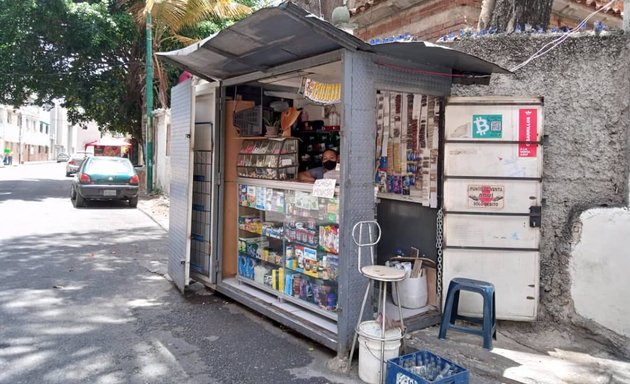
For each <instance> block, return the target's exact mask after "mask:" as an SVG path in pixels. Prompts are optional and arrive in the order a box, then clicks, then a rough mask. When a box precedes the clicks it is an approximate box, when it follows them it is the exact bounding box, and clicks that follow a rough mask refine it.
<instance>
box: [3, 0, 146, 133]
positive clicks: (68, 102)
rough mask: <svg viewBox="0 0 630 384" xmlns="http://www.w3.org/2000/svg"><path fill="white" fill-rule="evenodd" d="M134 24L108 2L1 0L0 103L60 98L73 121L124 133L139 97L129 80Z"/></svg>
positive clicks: (44, 101)
mask: <svg viewBox="0 0 630 384" xmlns="http://www.w3.org/2000/svg"><path fill="white" fill-rule="evenodd" d="M139 38H140V36H139V34H138V32H137V29H136V26H135V22H134V20H133V18H132V17H131V16H130V15H129V14H128V13H126V12H122V11H117V10H116V9H115V8H114V7H113V6H112V4H111V3H110V2H109V1H106V0H101V1H92V2H76V3H75V2H72V1H66V0H27V1H14V0H0V68H2V74H1V76H0V89H1V90H2V92H1V93H0V103H2V104H10V105H13V106H16V107H17V106H20V105H23V104H25V103H27V102H28V101H29V98H34V100H32V102H33V103H35V104H38V105H45V104H50V103H51V102H52V100H54V99H62V100H63V105H64V106H65V107H66V108H68V110H69V117H70V119H71V121H72V122H74V123H78V122H81V121H89V120H95V121H96V122H97V123H98V124H99V126H100V127H101V128H105V129H109V130H113V131H123V132H126V131H129V130H130V127H131V126H132V125H134V124H138V123H139V120H140V116H141V109H140V107H141V104H138V103H137V102H130V101H131V100H133V99H134V98H137V97H138V96H140V98H141V97H142V94H141V90H142V89H141V88H140V93H139V94H138V90H137V89H134V87H128V86H129V85H130V84H133V81H131V79H129V74H130V72H131V71H130V69H132V68H133V67H134V66H138V62H137V60H138V57H137V56H136V55H135V54H137V53H141V52H136V51H137V50H134V41H137V40H138V39H139Z"/></svg>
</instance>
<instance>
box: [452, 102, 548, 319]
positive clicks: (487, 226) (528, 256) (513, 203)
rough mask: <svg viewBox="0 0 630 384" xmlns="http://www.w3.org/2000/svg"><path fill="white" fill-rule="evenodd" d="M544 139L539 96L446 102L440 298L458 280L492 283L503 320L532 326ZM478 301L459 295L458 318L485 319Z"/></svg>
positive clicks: (463, 293)
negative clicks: (466, 315)
mask: <svg viewBox="0 0 630 384" xmlns="http://www.w3.org/2000/svg"><path fill="white" fill-rule="evenodd" d="M542 133H543V129H542V100H540V99H538V98H498V97H492V98H463V97H452V98H449V99H448V101H447V104H446V114H445V146H444V201H443V209H444V244H443V246H444V258H443V280H442V281H443V286H442V291H443V294H442V298H443V299H444V298H445V297H446V290H447V289H448V284H449V282H450V280H451V279H453V278H455V277H467V278H471V279H477V280H484V281H489V282H491V283H493V284H494V286H495V290H496V300H497V317H498V318H499V319H509V320H535V318H536V313H537V307H538V287H539V269H540V267H539V246H540V220H539V219H540V217H539V212H540V205H541V204H540V202H541V193H542V184H541V180H542V164H543V163H542V155H543V153H542V152H543V151H542V146H541V140H542ZM478 296H479V295H472V294H467V293H466V292H462V296H461V299H460V312H463V313H466V314H469V315H481V308H482V306H481V300H480V298H479V297H478Z"/></svg>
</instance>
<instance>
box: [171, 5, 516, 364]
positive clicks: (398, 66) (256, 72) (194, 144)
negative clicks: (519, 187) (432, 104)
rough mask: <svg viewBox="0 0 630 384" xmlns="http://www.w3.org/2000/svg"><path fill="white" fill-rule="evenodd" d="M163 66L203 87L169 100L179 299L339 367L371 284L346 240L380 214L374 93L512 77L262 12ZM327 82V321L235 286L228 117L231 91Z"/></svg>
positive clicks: (289, 12) (296, 12) (444, 90)
mask: <svg viewBox="0 0 630 384" xmlns="http://www.w3.org/2000/svg"><path fill="white" fill-rule="evenodd" d="M159 56H160V58H161V59H163V60H165V61H168V62H170V63H172V64H174V65H176V66H178V67H180V68H182V69H184V70H186V71H189V72H191V73H192V74H194V75H196V76H198V77H199V78H201V79H204V80H207V81H208V82H209V83H203V84H201V83H200V82H197V81H191V80H187V81H185V82H183V83H181V84H179V85H178V86H176V87H175V88H174V89H173V91H172V108H171V111H172V112H171V116H172V117H171V118H172V121H171V127H172V128H171V152H172V155H171V165H172V174H173V178H172V181H171V216H170V230H169V274H170V275H171V277H172V278H173V281H174V283H175V284H176V285H177V286H178V288H179V289H180V290H182V291H183V290H184V289H185V287H186V286H187V285H188V284H189V279H190V278H191V276H192V278H193V279H195V280H196V281H199V282H202V283H204V284H206V285H207V286H209V287H211V288H214V289H216V290H217V291H219V292H221V293H223V294H225V295H227V296H229V297H231V298H233V299H234V300H236V301H238V302H241V303H242V304H244V305H247V306H249V307H251V308H252V309H254V310H256V311H258V312H260V313H262V314H264V315H266V316H268V317H270V318H272V319H274V320H276V321H278V322H280V323H282V324H284V325H286V326H288V327H290V328H293V329H295V330H297V331H298V332H300V333H302V334H304V335H306V336H307V337H309V338H312V339H314V340H316V341H318V342H319V343H321V344H323V345H326V346H327V347H329V348H331V349H334V350H336V351H337V353H338V355H339V356H345V355H346V353H347V352H348V350H349V348H350V343H351V341H352V336H353V332H354V326H355V324H356V321H357V316H358V315H359V314H358V311H359V308H360V303H361V299H362V297H361V296H362V292H363V290H364V288H365V284H366V283H367V282H366V281H365V280H364V279H363V278H362V277H361V276H360V274H359V273H358V271H357V269H356V247H355V245H354V243H353V241H352V236H351V231H352V227H353V225H354V223H356V222H357V221H360V220H371V219H374V218H375V215H376V203H375V194H374V154H375V140H376V119H377V113H376V111H377V90H396V91H399V92H410V93H420V94H427V95H433V96H438V97H445V96H447V95H449V94H450V89H451V84H452V82H453V81H454V80H455V81H458V80H462V81H466V82H471V83H475V82H486V81H488V78H489V75H490V74H491V73H509V72H508V71H506V70H505V69H503V68H501V67H499V66H497V65H495V64H492V63H490V62H487V61H484V60H482V59H479V58H477V57H474V56H471V55H468V54H464V53H461V52H458V51H455V50H452V49H448V48H444V47H440V46H436V45H433V44H430V43H424V42H408V43H390V44H383V45H376V46H372V45H369V44H367V43H365V42H363V41H361V40H360V39H358V38H355V37H354V36H352V35H350V34H348V33H346V32H344V31H342V30H340V29H337V28H336V27H334V26H332V25H331V24H329V23H328V22H326V21H324V20H321V19H319V18H318V17H316V16H314V15H312V14H309V13H308V12H306V11H305V10H303V9H301V8H300V7H298V6H296V5H294V4H292V3H290V2H286V3H283V4H281V5H280V6H278V7H270V8H265V9H262V10H259V11H257V12H255V13H254V14H252V15H251V16H249V17H247V18H246V19H244V20H242V21H240V22H238V23H236V24H235V25H233V26H231V27H229V28H226V29H224V30H222V31H221V32H219V33H218V34H216V35H214V36H211V37H208V38H206V39H204V40H202V41H200V42H198V43H196V44H193V45H191V46H189V47H186V48H183V49H180V50H177V51H172V52H163V53H159ZM324 71H326V72H328V73H329V74H330V75H331V76H333V77H334V78H335V79H337V80H338V81H339V82H340V83H341V102H340V103H339V108H338V112H339V113H340V115H341V126H342V131H341V139H340V154H341V156H340V163H341V164H342V167H341V171H340V180H339V233H340V235H339V236H340V237H339V260H338V263H339V264H338V271H339V273H338V277H337V284H338V298H337V309H336V311H335V313H334V316H329V315H328V314H326V313H324V315H323V316H321V315H322V313H321V311H317V310H313V311H310V312H309V311H308V310H307V311H306V312H308V313H306V314H305V315H303V316H300V315H299V313H298V312H304V311H298V310H297V309H296V308H298V309H300V308H301V307H300V306H299V305H298V307H292V305H293V304H294V303H293V302H292V301H291V300H289V299H290V298H288V297H282V295H279V296H277V297H274V296H273V295H271V296H269V297H263V296H264V294H265V292H262V296H261V295H258V294H255V293H253V290H252V288H251V287H250V286H249V285H247V284H244V285H242V286H240V285H239V284H235V283H234V275H235V273H236V265H235V264H236V253H237V251H236V247H237V240H238V239H237V236H238V235H237V234H235V232H237V229H236V228H237V227H236V222H237V219H238V217H237V215H238V214H237V205H238V203H237V194H238V190H237V189H238V186H239V183H244V181H243V180H242V179H240V178H238V177H237V175H236V171H235V160H236V155H237V153H238V148H239V145H240V140H241V138H239V137H238V136H237V135H236V132H235V130H234V127H233V126H232V114H233V113H234V111H236V110H238V109H239V106H237V105H235V104H237V103H238V102H239V101H238V95H237V94H236V93H237V92H238V91H236V92H234V94H230V92H233V91H232V90H233V89H234V87H235V86H236V87H241V89H245V88H246V87H247V86H248V85H249V86H251V85H256V86H259V87H261V88H262V89H264V90H266V91H269V94H272V93H273V92H275V94H276V95H281V96H286V95H287V94H290V93H293V94H296V95H297V91H298V89H297V88H295V86H294V85H293V83H292V82H294V81H296V79H297V81H298V82H299V81H300V79H301V78H302V77H303V76H309V75H314V76H315V75H317V74H320V75H321V73H322V72H324ZM298 88H299V86H298ZM228 95H230V96H231V97H230V98H231V99H232V100H228ZM252 104H253V103H252V102H250V104H247V105H250V106H251V105H252ZM244 105H246V103H245V102H243V106H244ZM243 106H241V108H242V107H243ZM250 184H251V185H254V186H256V185H261V184H260V183H258V184H257V183H256V181H252V182H251V183H250ZM272 184H273V183H272ZM281 184H283V185H293V184H296V186H295V189H296V190H297V191H308V188H312V187H310V185H309V184H303V183H292V182H284V183H281ZM297 184H301V185H297ZM273 185H274V186H276V187H277V186H278V183H276V184H273ZM291 188H293V187H291ZM195 191H197V192H195ZM199 223H202V225H201V227H199ZM195 226H197V229H195ZM199 228H201V229H199ZM199 232H203V233H199ZM191 243H192V244H191ZM434 244H435V243H434ZM191 267H192V270H191ZM267 293H268V292H267ZM285 299H286V300H285ZM298 304H299V303H298ZM438 307H439V304H438ZM292 308H293V309H292ZM301 309H303V308H301ZM438 312H439V311H438ZM331 317H332V318H333V319H332V321H331ZM319 320H323V321H325V322H326V321H327V322H328V325H324V326H322V324H321V323H320V321H319ZM425 325H426V324H425Z"/></svg>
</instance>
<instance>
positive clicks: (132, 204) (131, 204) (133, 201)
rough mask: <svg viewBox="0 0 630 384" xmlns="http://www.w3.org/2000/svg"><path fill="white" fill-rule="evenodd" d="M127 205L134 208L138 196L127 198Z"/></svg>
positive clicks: (136, 204)
mask: <svg viewBox="0 0 630 384" xmlns="http://www.w3.org/2000/svg"><path fill="white" fill-rule="evenodd" d="M129 206H130V207H131V208H136V207H137V206H138V196H136V197H132V198H131V199H129Z"/></svg>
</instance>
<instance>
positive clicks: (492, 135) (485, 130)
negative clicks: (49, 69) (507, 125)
mask: <svg viewBox="0 0 630 384" xmlns="http://www.w3.org/2000/svg"><path fill="white" fill-rule="evenodd" d="M472 137H473V138H474V139H500V138H501V137H503V116H502V115H473V119H472Z"/></svg>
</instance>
